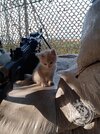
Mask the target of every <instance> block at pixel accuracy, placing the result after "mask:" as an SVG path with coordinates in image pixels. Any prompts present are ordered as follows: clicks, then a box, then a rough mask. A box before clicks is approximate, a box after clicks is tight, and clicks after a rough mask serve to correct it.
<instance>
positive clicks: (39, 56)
mask: <svg viewBox="0 0 100 134" xmlns="http://www.w3.org/2000/svg"><path fill="white" fill-rule="evenodd" d="M36 56H37V57H38V58H39V59H40V58H44V56H45V55H44V54H43V53H37V54H36Z"/></svg>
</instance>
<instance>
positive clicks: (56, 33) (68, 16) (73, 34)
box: [0, 0, 91, 54]
mask: <svg viewBox="0 0 100 134" xmlns="http://www.w3.org/2000/svg"><path fill="white" fill-rule="evenodd" d="M90 5H91V1H90V0H0V40H1V41H2V43H3V44H4V47H6V49H8V50H9V48H12V47H16V46H17V45H18V44H19V42H20V39H21V37H23V36H26V35H29V34H30V33H31V32H34V31H37V30H39V29H40V28H42V30H43V35H44V36H45V38H46V39H47V41H48V42H49V43H50V44H51V46H52V47H54V48H55V49H56V50H57V52H58V54H64V53H66V54H67V53H77V52H78V50H79V42H80V37H81V31H82V25H83V20H84V15H85V13H86V12H87V10H88V8H89V7H90Z"/></svg>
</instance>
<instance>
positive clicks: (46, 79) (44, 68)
mask: <svg viewBox="0 0 100 134" xmlns="http://www.w3.org/2000/svg"><path fill="white" fill-rule="evenodd" d="M37 57H38V58H39V61H40V62H39V64H38V66H37V67H36V69H35V70H34V72H33V74H32V79H33V81H34V82H36V83H37V84H40V85H41V86H43V87H46V86H51V85H53V84H54V83H53V76H54V72H55V70H56V60H57V55H56V52H55V50H54V49H51V50H45V51H42V52H41V53H39V54H37Z"/></svg>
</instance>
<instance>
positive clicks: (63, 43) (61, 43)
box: [4, 39, 80, 54]
mask: <svg viewBox="0 0 100 134" xmlns="http://www.w3.org/2000/svg"><path fill="white" fill-rule="evenodd" d="M49 44H50V45H51V47H52V48H55V49H56V51H57V54H77V53H78V52H79V47H80V42H79V40H77V41H76V40H73V41H71V40H54V39H53V40H50V41H49ZM18 46H19V42H17V43H16V44H14V43H13V44H11V43H8V44H4V48H5V49H6V50H7V51H9V50H10V49H11V48H12V49H15V48H16V47H18ZM42 46H43V45H42ZM43 49H46V47H43Z"/></svg>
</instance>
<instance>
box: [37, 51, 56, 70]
mask: <svg viewBox="0 0 100 134" xmlns="http://www.w3.org/2000/svg"><path fill="white" fill-rule="evenodd" d="M36 55H37V57H38V58H39V61H40V64H41V65H43V66H44V67H45V68H52V67H53V66H54V65H55V64H56V60H57V54H56V51H55V49H50V50H45V51H42V52H40V53H38V54H36Z"/></svg>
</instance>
